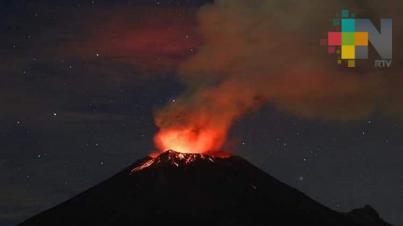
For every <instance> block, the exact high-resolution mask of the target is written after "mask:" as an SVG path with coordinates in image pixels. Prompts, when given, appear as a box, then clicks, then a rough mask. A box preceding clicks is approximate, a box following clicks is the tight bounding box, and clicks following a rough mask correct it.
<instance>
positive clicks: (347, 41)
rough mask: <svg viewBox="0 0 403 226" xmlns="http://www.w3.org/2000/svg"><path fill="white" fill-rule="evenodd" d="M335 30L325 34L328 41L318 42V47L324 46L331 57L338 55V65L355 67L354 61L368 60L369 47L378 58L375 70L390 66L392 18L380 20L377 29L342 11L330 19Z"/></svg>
mask: <svg viewBox="0 0 403 226" xmlns="http://www.w3.org/2000/svg"><path fill="white" fill-rule="evenodd" d="M332 21H333V26H334V28H335V31H330V32H328V33H327V39H321V42H320V43H321V45H322V46H327V49H328V53H329V54H330V55H337V63H338V64H344V65H346V66H347V67H348V68H355V67H356V61H357V60H367V59H368V49H369V44H371V45H372V47H373V48H374V49H375V51H376V52H377V54H378V56H379V57H380V58H379V59H376V60H375V61H374V66H375V67H378V68H389V67H391V65H392V19H389V18H382V19H380V29H379V30H378V29H377V28H376V27H375V25H374V24H373V23H372V22H371V20H370V19H366V18H355V14H354V13H350V11H349V10H346V9H345V10H342V11H341V14H340V15H337V16H336V17H335V18H333V20H332Z"/></svg>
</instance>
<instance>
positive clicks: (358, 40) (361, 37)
mask: <svg viewBox="0 0 403 226" xmlns="http://www.w3.org/2000/svg"><path fill="white" fill-rule="evenodd" d="M354 38H355V45H356V46H368V32H355V34H354Z"/></svg>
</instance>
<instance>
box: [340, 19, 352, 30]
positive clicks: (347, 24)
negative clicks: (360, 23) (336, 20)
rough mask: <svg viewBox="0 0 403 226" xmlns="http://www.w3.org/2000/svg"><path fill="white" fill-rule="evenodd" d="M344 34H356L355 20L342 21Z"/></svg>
mask: <svg viewBox="0 0 403 226" xmlns="http://www.w3.org/2000/svg"><path fill="white" fill-rule="evenodd" d="M341 31H342V32H355V19H342V20H341Z"/></svg>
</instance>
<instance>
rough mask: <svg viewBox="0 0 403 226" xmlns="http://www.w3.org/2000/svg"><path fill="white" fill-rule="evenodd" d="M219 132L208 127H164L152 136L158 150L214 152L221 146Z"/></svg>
mask: <svg viewBox="0 0 403 226" xmlns="http://www.w3.org/2000/svg"><path fill="white" fill-rule="evenodd" d="M221 138H223V136H222V135H221V133H220V132H218V131H215V130H208V129H199V130H196V129H192V128H166V129H161V130H160V131H159V132H158V133H157V135H156V136H155V138H154V141H155V144H156V146H157V148H158V149H159V150H160V151H166V150H169V149H171V150H175V151H177V152H181V153H214V152H216V151H217V150H219V148H220V147H221V146H222V143H223V140H222V139H221Z"/></svg>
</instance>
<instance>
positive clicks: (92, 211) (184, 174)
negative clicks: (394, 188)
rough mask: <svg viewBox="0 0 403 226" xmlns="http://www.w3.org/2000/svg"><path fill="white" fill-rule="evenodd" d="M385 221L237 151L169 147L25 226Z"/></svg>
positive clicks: (288, 225)
mask: <svg viewBox="0 0 403 226" xmlns="http://www.w3.org/2000/svg"><path fill="white" fill-rule="evenodd" d="M154 225H156V226H160V225H178V226H193V225H209V226H215V225H217V226H218V225H220V226H255V225H256V226H257V225H259V226H260V225H262V226H268V225H270V226H388V225H389V224H388V223H386V222H384V221H383V220H382V219H381V218H380V217H379V215H378V213H377V212H376V211H375V210H374V209H373V208H372V207H370V206H365V207H364V208H362V209H355V210H353V211H351V212H350V213H340V212H336V211H333V210H331V209H329V208H327V207H325V206H323V205H321V204H319V203H318V202H316V201H314V200H313V199H311V198H309V197H308V196H306V195H305V194H303V193H302V192H300V191H298V190H296V189H294V188H292V187H290V186H288V185H286V184H284V183H282V182H280V181H278V180H276V179H275V178H273V177H272V176H270V175H268V174H266V173H265V172H263V171H262V170H260V169H258V168H257V167H255V166H253V165H252V164H250V163H249V162H248V161H246V160H244V159H243V158H241V157H238V156H230V155H227V154H225V153H219V154H183V153H178V152H175V151H171V150H169V151H166V152H164V153H161V154H160V155H159V156H156V157H154V158H152V157H147V158H144V159H142V160H140V161H138V162H136V163H134V164H133V165H131V166H129V167H128V168H126V169H124V170H123V171H121V172H120V173H118V174H116V175H115V176H113V177H111V178H110V179H107V180H106V181H104V182H102V183H100V184H98V185H96V186H94V187H92V188H90V189H89V190H87V191H85V192H83V193H81V194H79V195H77V196H75V197H73V198H72V199H70V200H68V201H66V202H64V203H61V204H60V205H57V206H56V207H54V208H51V209H49V210H46V211H44V212H43V213H40V214H38V215H36V216H34V217H32V218H30V219H28V220H26V221H25V222H23V223H21V224H20V226H154Z"/></svg>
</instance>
